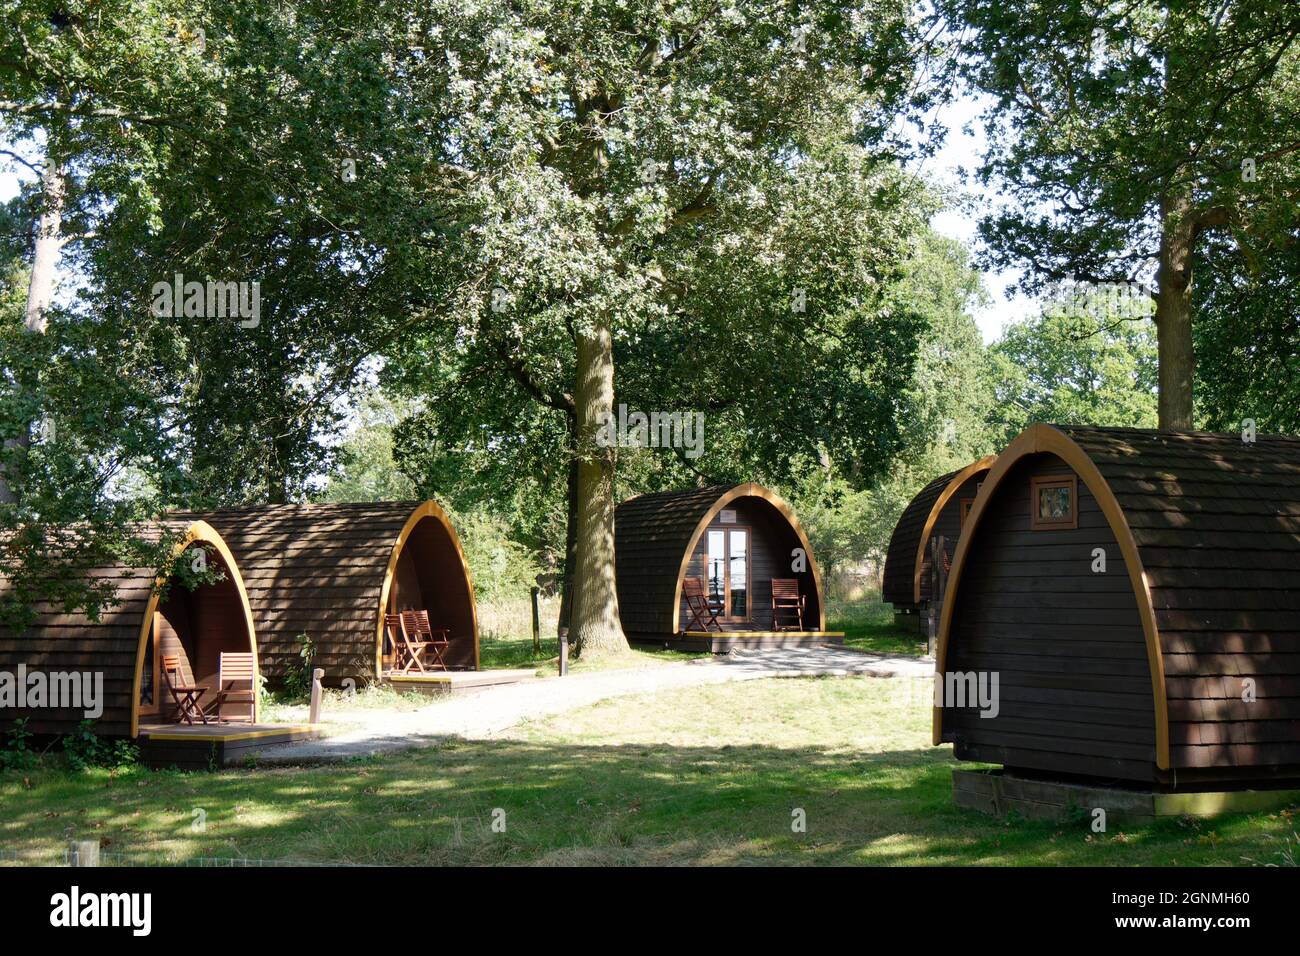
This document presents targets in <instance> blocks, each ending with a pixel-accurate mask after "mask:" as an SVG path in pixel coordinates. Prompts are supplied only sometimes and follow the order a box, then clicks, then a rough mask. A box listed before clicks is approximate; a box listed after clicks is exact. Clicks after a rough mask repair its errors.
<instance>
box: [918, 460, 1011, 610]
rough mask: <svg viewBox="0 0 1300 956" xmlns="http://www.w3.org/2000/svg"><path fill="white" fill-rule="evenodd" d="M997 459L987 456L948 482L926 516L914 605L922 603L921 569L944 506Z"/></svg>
mask: <svg viewBox="0 0 1300 956" xmlns="http://www.w3.org/2000/svg"><path fill="white" fill-rule="evenodd" d="M997 459H998V456H997V455H986V456H985V457H983V458H981V459H980V460H979V461H977V462H974V463H972V464H969V465H967V466H966V467H965V468H963V469H962V470H961V471H959V472H957V474H956V475H955V476H953V479H952V481H950V482H948V486H947V487H946V488H944V489H943V491H942V492H940V494H939V497H938V498H936V499H935V502H934V505H933V507H931V508H930V514H929V515H927V516H926V519H925V526H924V527H923V528H921V540H920V541H919V542H918V543H917V545H916V560H915V561H913V562H912V603H913V604H920V603H921V567H922V566H923V565H924V564H925V548H926V545H928V544H929V543H930V532H931V531H933V530H934V526H935V523H936V522H937V521H938V520H939V515H940V513H941V512H942V511H943V506H944V505H946V504H947V503H948V500H949V499H950V498H951V497H952V496H953V495H955V494H956V493H957V492H958V491H959V490H960V489H961V486H962V485H964V484H966V482H967V480H968V479H969V478H970V477H971V476H972V475H974V474H975V473H976V472H979V471H988V470H989V469H990V468H992V467H993V462H995V461H997Z"/></svg>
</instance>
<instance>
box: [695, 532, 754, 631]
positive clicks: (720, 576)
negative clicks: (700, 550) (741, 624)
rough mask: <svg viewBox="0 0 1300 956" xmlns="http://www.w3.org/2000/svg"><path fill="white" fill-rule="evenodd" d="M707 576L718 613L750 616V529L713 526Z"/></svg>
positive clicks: (721, 615)
mask: <svg viewBox="0 0 1300 956" xmlns="http://www.w3.org/2000/svg"><path fill="white" fill-rule="evenodd" d="M708 534H709V537H708V544H707V547H706V552H705V558H704V560H705V580H706V581H707V582H708V589H709V598H710V600H712V601H713V603H714V607H716V608H719V609H720V610H719V611H718V616H719V617H724V618H732V619H735V620H748V619H749V529H748V528H720V529H716V530H715V529H710V530H709V532H708Z"/></svg>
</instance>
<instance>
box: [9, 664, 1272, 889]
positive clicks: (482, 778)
mask: <svg viewBox="0 0 1300 956" xmlns="http://www.w3.org/2000/svg"><path fill="white" fill-rule="evenodd" d="M928 691H929V681H926V680H906V679H895V680H873V679H870V678H847V679H820V680H806V679H801V680H763V681H753V682H748V683H738V684H727V685H718V686H710V687H701V688H692V689H688V690H681V691H674V692H671V693H663V694H659V695H656V696H645V697H629V698H620V699H615V700H610V701H606V702H602V703H600V704H596V705H594V706H591V707H588V708H585V709H582V710H578V711H574V712H571V713H569V714H565V715H562V716H560V717H556V718H551V719H549V720H546V721H542V722H538V723H535V724H531V725H525V726H523V727H520V728H517V729H516V731H515V732H514V737H513V738H511V739H498V740H492V741H482V742H464V741H449V742H447V743H445V744H444V745H443V746H440V747H434V748H430V749H427V750H421V751H415V752H411V753H407V754H403V755H397V756H392V757H384V758H372V759H369V760H366V761H362V762H357V763H353V764H346V765H340V766H334V767H328V768H312V769H274V770H231V771H223V772H220V773H215V774H210V773H190V774H182V773H175V772H171V773H157V772H148V771H143V770H134V769H132V770H128V771H125V772H122V773H118V774H115V775H114V774H110V773H108V772H106V771H90V772H87V773H83V774H70V773H67V772H64V771H61V770H54V769H42V770H38V771H32V772H28V773H26V774H15V773H9V774H4V775H0V859H3V857H4V855H5V854H4V851H15V850H16V851H20V852H22V853H24V854H28V855H31V854H38V853H42V852H54V853H58V852H61V848H62V846H63V841H64V840H65V839H66V835H67V834H69V833H72V834H76V835H78V836H79V837H81V838H91V837H95V836H98V837H100V838H101V839H102V840H103V841H104V842H105V844H106V846H105V849H106V851H107V852H118V853H124V854H127V855H129V856H132V857H133V858H135V857H141V858H148V859H155V860H156V859H159V858H168V859H188V858H195V857H231V856H248V857H254V858H265V859H298V860H316V861H329V862H351V863H425V864H446V863H483V864H492V863H540V864H573V863H594V864H640V863H650V864H674V863H712V864H732V863H773V864H864V863H865V864H873V863H875V864H907V865H915V864H944V865H972V864H1104V865H1119V866H1137V865H1158V864H1188V865H1190V864H1245V863H1248V862H1249V861H1250V860H1255V861H1259V862H1267V863H1279V862H1283V861H1284V859H1285V856H1284V855H1285V854H1286V853H1287V851H1288V850H1289V849H1292V848H1293V847H1294V842H1293V841H1294V832H1295V831H1294V826H1293V821H1292V817H1291V815H1290V814H1289V813H1280V814H1255V815H1241V816H1230V817H1223V818H1220V819H1218V820H1214V821H1210V822H1193V821H1171V822H1167V823H1163V824H1159V825H1155V826H1148V827H1141V828H1135V829H1132V830H1127V831H1124V832H1111V833H1108V834H1105V835H1094V834H1091V833H1090V832H1089V831H1088V830H1087V829H1086V827H1085V825H1084V824H1082V823H1080V824H1079V825H1070V826H1062V825H1052V824H1042V823H1028V822H1024V821H1019V820H1014V819H1012V820H995V819H991V818H988V817H985V816H983V815H981V814H978V813H974V812H971V811H963V810H957V809H955V808H954V807H953V806H952V803H951V799H950V792H949V791H950V776H949V775H950V771H951V769H952V767H953V766H954V764H953V761H952V757H951V751H950V749H949V748H947V747H943V748H936V747H931V746H930V745H929V733H930V724H929V709H928V706H927V696H926V695H927V693H928ZM196 809H198V810H203V811H204V812H205V813H206V828H205V829H204V830H203V831H202V832H194V831H192V829H191V824H192V821H193V820H194V819H195V810H196ZM497 809H499V810H501V811H503V812H504V822H505V831H504V832H496V831H495V830H494V829H493V826H492V824H493V819H494V810H497ZM796 810H802V811H803V812H804V814H805V815H806V820H807V831H806V832H805V833H795V832H792V828H791V821H792V813H793V812H794V811H796ZM498 818H499V815H498ZM1289 841H1290V842H1289ZM26 858H30V856H28V857H26Z"/></svg>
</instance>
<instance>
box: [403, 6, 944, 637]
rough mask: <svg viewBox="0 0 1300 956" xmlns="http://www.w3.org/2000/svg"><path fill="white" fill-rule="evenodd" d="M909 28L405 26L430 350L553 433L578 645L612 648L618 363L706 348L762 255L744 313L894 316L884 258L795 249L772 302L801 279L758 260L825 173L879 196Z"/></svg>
mask: <svg viewBox="0 0 1300 956" xmlns="http://www.w3.org/2000/svg"><path fill="white" fill-rule="evenodd" d="M907 13H908V5H907V4H905V3H899V2H894V0H880V2H876V3H871V4H868V5H866V6H865V7H864V6H863V5H862V4H861V3H847V2H832V0H819V2H811V0H810V2H801V3H794V4H789V3H776V2H757V3H748V4H743V5H737V6H735V7H727V6H723V5H715V4H712V3H696V2H683V3H674V4H671V5H662V4H655V3H641V4H627V3H618V2H613V0H588V2H584V3H581V4H577V5H574V4H566V5H556V4H552V3H548V2H532V3H525V4H507V3H484V4H480V5H477V6H475V7H472V8H465V7H464V6H463V5H461V4H452V3H434V4H432V5H430V6H429V7H427V8H421V9H420V11H419V12H417V13H415V14H413V15H412V16H411V17H410V18H409V21H408V22H409V26H410V35H409V39H408V41H407V43H408V49H407V50H406V51H395V54H394V64H395V66H394V69H393V70H392V72H391V74H390V78H389V80H388V85H389V86H390V87H392V88H394V89H397V90H399V91H400V92H399V93H398V94H397V96H398V99H399V100H400V101H403V102H406V101H409V102H410V104H411V109H412V111H413V112H412V120H411V121H410V122H409V123H408V124H406V128H409V129H412V130H418V131H420V134H421V135H420V137H419V138H417V139H413V140H412V142H411V145H410V150H411V151H413V152H415V153H416V154H417V155H418V156H420V157H422V160H423V161H417V162H410V163H408V168H410V169H412V170H417V171H419V175H418V176H416V177H414V178H412V179H410V180H409V190H410V192H411V194H412V196H413V197H414V199H415V201H416V202H417V203H421V204H440V205H441V208H442V209H443V210H445V212H446V217H447V221H448V223H449V228H448V229H447V230H446V231H445V232H444V233H443V234H442V235H440V236H438V237H437V238H436V240H435V241H430V242H424V243H423V244H418V243H414V240H415V239H417V238H421V237H412V240H413V248H414V249H416V250H417V251H425V252H426V253H427V255H428V259H427V260H426V261H428V262H429V265H430V268H429V272H430V275H431V276H432V277H438V275H439V273H438V272H437V270H436V269H435V262H436V263H437V268H438V269H441V270H442V271H441V276H443V277H447V276H450V277H451V278H453V279H454V288H453V289H452V291H451V292H449V293H444V294H443V295H441V296H439V297H440V298H443V299H444V300H445V301H447V302H448V303H449V308H451V309H452V310H453V311H454V312H457V313H460V314H461V315H462V321H461V322H460V323H459V327H458V328H457V329H456V330H455V333H454V336H455V338H454V340H447V339H444V340H443V341H442V342H440V343H439V348H440V350H441V351H444V352H445V351H450V350H454V349H461V350H464V351H465V352H466V353H469V356H470V360H471V361H472V362H475V363H476V364H477V365H478V366H479V367H480V368H482V369H489V368H491V369H493V370H498V369H504V371H505V372H506V374H507V376H508V378H509V379H510V381H512V382H513V383H514V385H515V386H517V388H518V389H519V391H520V394H516V395H510V394H504V395H501V399H502V402H503V404H502V407H514V408H518V407H520V402H519V398H520V397H521V395H522V396H527V397H529V398H530V399H531V400H533V401H536V402H538V403H540V404H542V405H544V406H546V407H547V408H549V409H552V410H553V411H554V412H556V413H558V414H559V415H560V416H563V417H564V418H565V419H566V420H567V422H568V426H567V431H568V435H567V438H566V439H565V443H566V444H567V449H568V454H570V455H572V456H573V459H574V461H575V469H574V481H573V486H574V489H575V492H574V496H575V500H576V514H575V520H574V522H573V523H572V525H573V529H574V531H573V539H574V542H575V548H574V555H575V561H576V568H575V575H574V600H573V612H572V631H573V634H574V636H575V638H576V643H577V645H578V647H579V648H580V649H583V650H586V651H590V652H592V653H613V652H617V651H619V650H620V649H622V648H625V646H626V644H625V641H624V638H623V636H622V633H621V629H620V627H619V623H618V605H617V596H616V591H615V583H614V575H613V568H614V561H613V509H614V499H615V463H616V458H617V453H616V450H615V449H614V448H612V447H604V446H602V445H601V444H600V443H598V442H597V440H596V436H597V432H598V429H599V428H600V426H601V425H602V423H603V422H604V421H605V420H606V419H607V416H609V415H611V414H612V413H613V412H614V405H615V387H616V379H615V369H616V367H617V357H618V355H619V353H620V349H621V348H622V347H623V346H624V345H626V346H627V347H629V348H631V347H635V346H639V345H641V344H642V342H643V340H642V339H641V336H642V334H643V333H645V332H647V331H653V330H654V328H655V327H656V326H657V325H661V324H667V323H671V322H676V323H678V325H679V326H680V328H679V330H678V332H679V335H680V334H681V330H682V329H685V328H690V327H692V324H693V323H697V324H698V329H699V331H698V333H696V334H692V335H690V336H689V337H684V340H685V341H686V343H687V345H688V346H689V347H691V348H694V347H695V344H696V343H697V342H705V343H708V342H710V341H711V339H710V335H709V329H710V328H711V325H712V324H714V323H716V322H718V321H719V316H720V310H719V309H718V308H717V307H716V306H715V305H714V300H717V301H718V302H721V301H723V300H724V299H725V296H726V294H727V290H726V289H725V288H724V286H723V284H722V282H723V280H724V279H726V278H728V277H729V275H730V276H732V277H735V278H737V279H745V278H752V277H753V275H754V274H755V272H756V270H752V269H746V268H744V267H742V266H741V265H740V263H741V261H742V259H743V257H744V256H746V255H752V254H754V253H755V252H758V253H760V254H763V253H766V254H767V255H768V258H766V259H763V260H760V261H761V263H762V264H763V265H764V266H766V267H767V269H768V271H769V272H770V274H771V275H772V276H773V277H774V281H772V282H769V283H767V284H765V285H763V284H760V285H759V286H758V287H757V288H754V289H753V290H752V291H754V292H756V293H757V294H758V295H759V296H760V298H759V300H758V303H756V304H755V306H754V307H753V309H752V310H751V314H752V313H755V312H758V311H760V310H763V309H766V310H767V311H765V312H764V315H772V314H776V313H780V314H785V315H787V316H788V315H789V314H790V306H791V301H792V300H793V299H795V298H796V297H798V295H799V291H800V290H801V289H802V290H803V297H802V299H800V301H801V302H802V304H803V307H804V308H805V309H806V312H805V313H802V314H803V315H805V318H804V320H803V321H804V322H805V323H807V324H815V323H818V322H831V321H839V319H838V317H840V316H845V315H848V314H849V312H850V306H851V304H852V303H853V302H854V300H857V301H858V302H859V303H860V306H856V307H855V308H856V309H857V310H858V317H857V319H856V320H853V321H857V322H859V323H861V324H862V325H863V326H864V327H865V326H868V325H871V323H873V322H876V321H878V322H879V326H878V328H879V329H882V330H883V329H884V328H885V327H887V326H888V325H889V324H890V323H891V322H895V321H905V317H904V316H903V314H902V310H898V311H894V310H891V307H890V303H889V302H888V301H887V295H886V294H884V293H882V291H881V290H882V289H884V288H886V287H887V285H888V282H887V278H888V277H887V274H886V273H888V272H891V271H892V270H893V269H894V267H895V261H892V260H881V259H877V258H873V257H872V256H871V255H869V254H860V255H858V256H857V257H856V258H854V257H852V256H850V257H844V256H841V257H840V258H839V259H838V261H832V260H831V259H830V258H827V259H818V258H817V257H815V256H807V257H804V258H802V259H801V260H800V262H799V266H800V269H799V270H798V271H800V272H801V275H800V277H799V282H798V285H790V284H783V285H780V286H778V285H777V284H776V281H775V280H776V279H785V280H788V279H789V278H790V277H791V275H792V273H793V272H794V271H796V270H794V269H793V268H792V266H791V263H789V262H787V261H786V259H785V257H788V256H789V254H790V252H789V250H788V249H785V248H770V249H765V248H764V246H763V238H764V236H765V235H766V234H767V232H768V231H769V230H770V229H771V228H772V226H773V225H774V224H775V225H779V220H776V219H774V216H773V210H774V209H775V210H782V209H787V208H789V203H790V201H791V199H792V198H793V197H795V196H799V195H802V196H804V197H805V198H807V199H809V200H811V199H813V198H815V196H816V195H817V193H816V190H817V188H818V187H819V186H824V187H830V186H832V185H833V184H832V182H831V172H832V171H837V172H839V173H841V174H843V175H845V176H847V177H848V178H849V182H850V183H853V184H863V186H862V187H861V192H862V194H863V195H864V196H865V195H867V194H868V193H870V192H872V184H873V182H874V181H875V177H877V176H878V175H879V173H878V166H879V157H878V156H876V155H875V154H874V153H873V152H872V151H871V150H868V149H866V148H864V145H863V144H867V143H871V144H874V143H876V142H878V141H879V140H880V139H881V137H882V136H883V135H884V132H885V131H886V130H887V129H890V128H892V127H893V126H894V123H895V120H896V119H897V118H898V114H899V111H900V110H902V109H904V108H906V107H907V106H909V105H911V103H910V101H911V98H912V96H913V94H914V92H915V86H914V85H913V81H914V79H915V65H916V64H915V58H916V55H917V47H918V43H919V39H920V38H919V36H918V35H917V33H916V31H917V30H918V29H919V25H918V24H916V23H914V21H912V20H910V19H909V18H908V16H907ZM417 118H418V122H417V121H416V119H417ZM403 154H404V155H409V154H408V153H406V152H405V151H404V153H403ZM390 174H391V171H388V170H385V175H390ZM852 188H854V189H858V188H859V187H858V186H856V185H855V186H853V187H852ZM843 192H844V190H841V194H843ZM904 195H905V191H903V192H897V193H896V194H895V196H894V197H892V198H893V200H894V201H895V202H897V201H898V200H900V199H902V198H903V197H904ZM890 199H891V197H890V195H889V190H888V188H887V186H886V187H885V188H883V189H881V190H880V192H879V193H878V202H877V204H876V208H875V209H868V206H869V205H870V204H863V203H857V204H855V205H853V206H852V207H851V208H849V209H846V210H845V214H844V218H843V220H842V221H841V222H839V223H837V224H836V225H837V226H838V227H839V228H837V230H836V232H835V236H836V237H837V238H840V239H844V238H848V237H850V236H852V235H853V234H854V233H855V232H870V231H871V229H872V227H873V225H874V224H873V223H872V222H870V221H868V220H867V219H865V218H864V217H871V216H875V215H876V214H877V212H878V210H880V209H884V208H887V206H888V203H889V201H890ZM829 246H830V243H828V244H827V247H829ZM863 252H864V253H865V252H866V250H863ZM449 264H450V265H449ZM415 271H418V270H415ZM760 303H761V304H760ZM753 344H754V343H751V347H752V346H753ZM761 344H762V345H763V346H764V347H770V343H766V342H765V343H761ZM902 351H903V361H904V362H907V361H908V359H907V357H906V352H907V349H906V348H904V349H903V350H902ZM420 354H421V353H420V351H419V350H415V351H413V352H411V355H413V356H415V360H416V362H418V361H419V356H420ZM425 356H426V358H429V357H430V356H428V354H427V352H426V353H425ZM809 357H810V358H815V357H816V356H815V353H812V352H810V353H809ZM721 358H722V357H721V356H718V355H716V354H714V353H708V352H706V351H697V353H696V357H695V360H694V362H693V363H692V367H693V369H694V370H695V372H696V373H697V374H700V375H709V374H712V373H711V372H710V371H709V366H710V364H711V363H712V362H714V361H717V360H719V359H721ZM404 364H406V365H408V366H410V365H412V364H414V363H413V362H412V361H411V360H410V359H409V358H408V359H406V360H404ZM430 364H431V363H430ZM431 374H434V373H431ZM732 384H734V383H732ZM861 384H867V383H853V382H849V383H846V387H848V388H850V389H853V388H859V385H861ZM688 387H689V386H688ZM501 392H502V389H501V388H500V387H498V386H490V387H489V394H490V395H494V396H496V395H500V393H501ZM862 394H863V390H862V389H860V388H859V395H860V396H861V395H862ZM492 400H493V401H496V400H497V398H495V397H494V398H493V399H492ZM828 401H832V402H833V401H835V398H834V396H830V397H828V396H825V395H821V394H818V393H816V392H815V391H813V390H809V392H808V394H807V396H806V404H808V405H815V404H817V403H825V402H828ZM864 406H865V407H864V408H863V409H862V411H861V413H862V414H865V415H866V416H868V417H871V416H881V414H882V413H883V417H881V418H879V421H880V424H881V425H882V426H883V427H882V429H881V431H882V434H883V435H884V436H885V437H884V439H883V442H884V443H885V444H888V442H889V440H890V439H889V436H890V434H891V432H892V429H891V427H890V425H889V418H890V417H891V416H892V408H891V406H890V403H889V400H888V398H887V396H886V395H885V393H884V389H882V390H880V391H878V392H873V393H872V395H871V400H870V401H868V402H865V403H864Z"/></svg>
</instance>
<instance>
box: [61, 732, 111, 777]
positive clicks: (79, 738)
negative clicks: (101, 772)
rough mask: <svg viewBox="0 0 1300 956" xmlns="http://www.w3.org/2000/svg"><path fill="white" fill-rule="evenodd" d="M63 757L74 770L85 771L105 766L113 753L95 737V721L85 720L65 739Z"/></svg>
mask: <svg viewBox="0 0 1300 956" xmlns="http://www.w3.org/2000/svg"><path fill="white" fill-rule="evenodd" d="M63 756H64V758H65V759H66V760H67V761H68V766H69V767H71V768H72V769H73V770H85V769H86V768H87V767H98V766H100V765H102V764H104V763H105V762H106V761H107V760H108V758H109V757H111V756H112V751H111V748H109V746H108V745H107V744H106V743H104V742H103V741H101V740H100V739H99V737H98V736H96V735H95V724H94V721H90V720H83V721H82V722H81V723H79V724H78V725H77V729H76V730H75V731H73V732H72V733H70V734H68V735H66V736H65V737H64V738H63Z"/></svg>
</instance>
